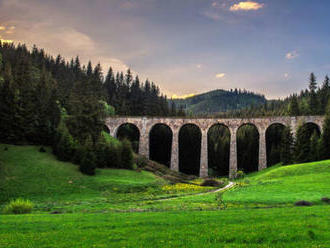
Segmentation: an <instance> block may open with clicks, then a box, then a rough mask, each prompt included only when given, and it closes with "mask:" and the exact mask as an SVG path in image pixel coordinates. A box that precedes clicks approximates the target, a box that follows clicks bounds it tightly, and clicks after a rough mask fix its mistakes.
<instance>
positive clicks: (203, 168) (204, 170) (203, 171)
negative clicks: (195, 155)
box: [199, 130, 209, 177]
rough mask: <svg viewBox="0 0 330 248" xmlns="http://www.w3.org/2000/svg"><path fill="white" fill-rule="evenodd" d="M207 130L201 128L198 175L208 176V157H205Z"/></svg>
mask: <svg viewBox="0 0 330 248" xmlns="http://www.w3.org/2000/svg"><path fill="white" fill-rule="evenodd" d="M207 155H208V154H207V130H202V144H201V159H200V167H199V176H200V177H208V175H209V168H208V157H207Z"/></svg>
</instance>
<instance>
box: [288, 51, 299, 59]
mask: <svg viewBox="0 0 330 248" xmlns="http://www.w3.org/2000/svg"><path fill="white" fill-rule="evenodd" d="M298 56H299V54H298V52H297V51H292V52H288V53H287V54H286V55H285V58H286V59H295V58H297V57H298Z"/></svg>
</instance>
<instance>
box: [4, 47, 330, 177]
mask: <svg viewBox="0 0 330 248" xmlns="http://www.w3.org/2000/svg"><path fill="white" fill-rule="evenodd" d="M232 93H233V94H234V93H235V92H232ZM243 93H244V92H243ZM246 94H248V95H249V97H251V96H252V95H253V94H252V93H250V92H246ZM246 94H245V95H246ZM236 95H238V94H236ZM255 95H256V96H257V97H258V98H260V99H261V100H260V103H259V104H252V105H249V106H246V107H244V108H240V109H232V108H231V107H230V108H229V107H228V111H226V112H223V113H217V114H214V116H217V117H219V116H220V117H257V116H281V115H289V116H299V115H324V114H327V115H326V116H327V117H326V120H325V123H324V126H323V133H322V135H321V134H320V130H319V128H318V127H317V126H315V125H312V124H305V125H302V126H300V127H299V129H298V131H297V137H296V139H293V136H292V130H291V129H290V127H284V126H281V125H274V126H271V127H270V128H269V130H267V134H266V136H267V137H266V138H267V157H268V165H269V166H270V165H273V164H277V163H279V162H282V163H284V164H290V163H292V162H308V161H315V160H319V159H326V158H330V154H329V151H330V107H329V104H330V103H329V98H330V86H329V78H328V77H326V78H325V80H324V82H323V84H322V85H321V86H320V87H318V86H317V82H316V77H315V75H314V74H311V75H310V79H309V85H308V89H306V90H304V91H302V92H301V93H300V94H299V95H295V94H294V95H292V96H290V97H288V98H286V99H284V100H273V101H264V100H263V99H264V98H263V97H262V96H259V95H257V94H255ZM176 103H178V102H176V101H168V100H167V98H166V96H164V95H162V94H161V93H160V90H159V88H158V86H157V85H156V84H155V83H153V82H150V81H149V80H145V81H144V82H141V81H140V79H139V77H138V76H136V75H135V76H133V74H132V73H131V71H130V70H127V71H126V72H114V71H113V70H112V68H110V69H109V70H108V71H107V73H105V74H104V72H103V70H102V68H101V65H100V64H97V65H95V66H93V65H92V64H91V63H90V62H89V63H88V64H87V66H85V65H82V64H81V63H80V60H79V57H76V58H75V59H71V60H70V61H66V60H65V59H64V58H63V57H62V56H61V55H58V56H57V57H52V56H50V55H48V54H47V53H46V52H45V51H44V50H43V49H38V48H37V47H35V46H34V47H33V48H32V49H31V50H29V49H28V48H27V47H26V46H25V45H17V46H15V45H13V44H7V43H6V44H1V43H0V113H1V119H0V130H1V132H0V142H2V143H9V144H38V145H42V146H52V147H53V152H54V154H55V155H56V156H57V157H58V158H59V159H60V160H63V161H72V162H74V163H76V164H78V165H80V170H81V171H82V172H83V173H85V174H90V175H93V174H94V170H95V168H96V167H111V168H128V169H130V168H133V167H134V163H133V151H135V152H138V139H139V134H138V133H137V132H138V131H137V130H135V129H134V126H133V127H132V126H131V125H126V126H124V127H122V129H120V130H119V131H118V137H119V138H120V140H121V141H114V140H113V139H111V138H110V137H109V135H108V133H107V132H108V130H107V129H106V128H105V126H104V119H105V118H106V117H108V116H113V115H125V116H184V115H186V113H185V112H184V109H183V107H182V106H179V108H178V109H177V107H176ZM203 104H204V105H205V104H206V105H205V106H207V103H205V102H203ZM213 104H215V103H213ZM204 105H203V106H204ZM327 106H328V107H327ZM188 114H191V113H188ZM171 135H172V134H171V131H170V130H168V128H166V126H165V127H164V126H162V125H159V126H158V127H155V129H154V130H152V133H151V136H150V142H151V144H152V147H153V148H151V149H150V157H151V159H153V160H156V161H158V162H161V163H163V164H165V165H169V161H170V152H171V149H170V145H171V139H172V136H171ZM179 139H180V147H179V150H180V159H179V161H180V170H181V171H182V172H185V173H188V174H196V175H198V172H199V157H200V139H201V133H200V130H199V129H198V128H196V127H195V126H193V125H187V126H185V127H184V128H182V130H181V131H180V134H179ZM237 139H238V147H237V149H238V167H239V169H241V170H243V171H244V172H252V171H255V170H256V169H257V168H258V145H259V143H258V142H259V134H258V131H257V130H256V128H255V127H254V126H251V125H245V126H243V127H241V128H240V129H239V131H238V138H237ZM229 142H230V134H229V130H228V129H227V128H226V127H225V126H221V125H217V126H214V127H212V128H211V129H210V131H209V133H208V147H209V150H208V156H209V168H210V175H211V176H226V175H228V171H229ZM192 154H193V155H192Z"/></svg>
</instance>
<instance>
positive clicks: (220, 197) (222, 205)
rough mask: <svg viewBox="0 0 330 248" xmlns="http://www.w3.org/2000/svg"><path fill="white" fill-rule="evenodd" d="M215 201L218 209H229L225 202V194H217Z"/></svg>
mask: <svg viewBox="0 0 330 248" xmlns="http://www.w3.org/2000/svg"><path fill="white" fill-rule="evenodd" d="M215 201H216V203H217V205H218V209H226V208H227V204H226V202H225V201H224V200H223V192H221V191H220V192H217V193H216V195H215Z"/></svg>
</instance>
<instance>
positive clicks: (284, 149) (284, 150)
mask: <svg viewBox="0 0 330 248" xmlns="http://www.w3.org/2000/svg"><path fill="white" fill-rule="evenodd" d="M280 147H281V150H280V157H281V162H282V163H283V164H284V165H287V164H292V163H293V135H292V132H291V127H290V126H287V127H285V128H284V130H283V133H282V138H281V146H280Z"/></svg>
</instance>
